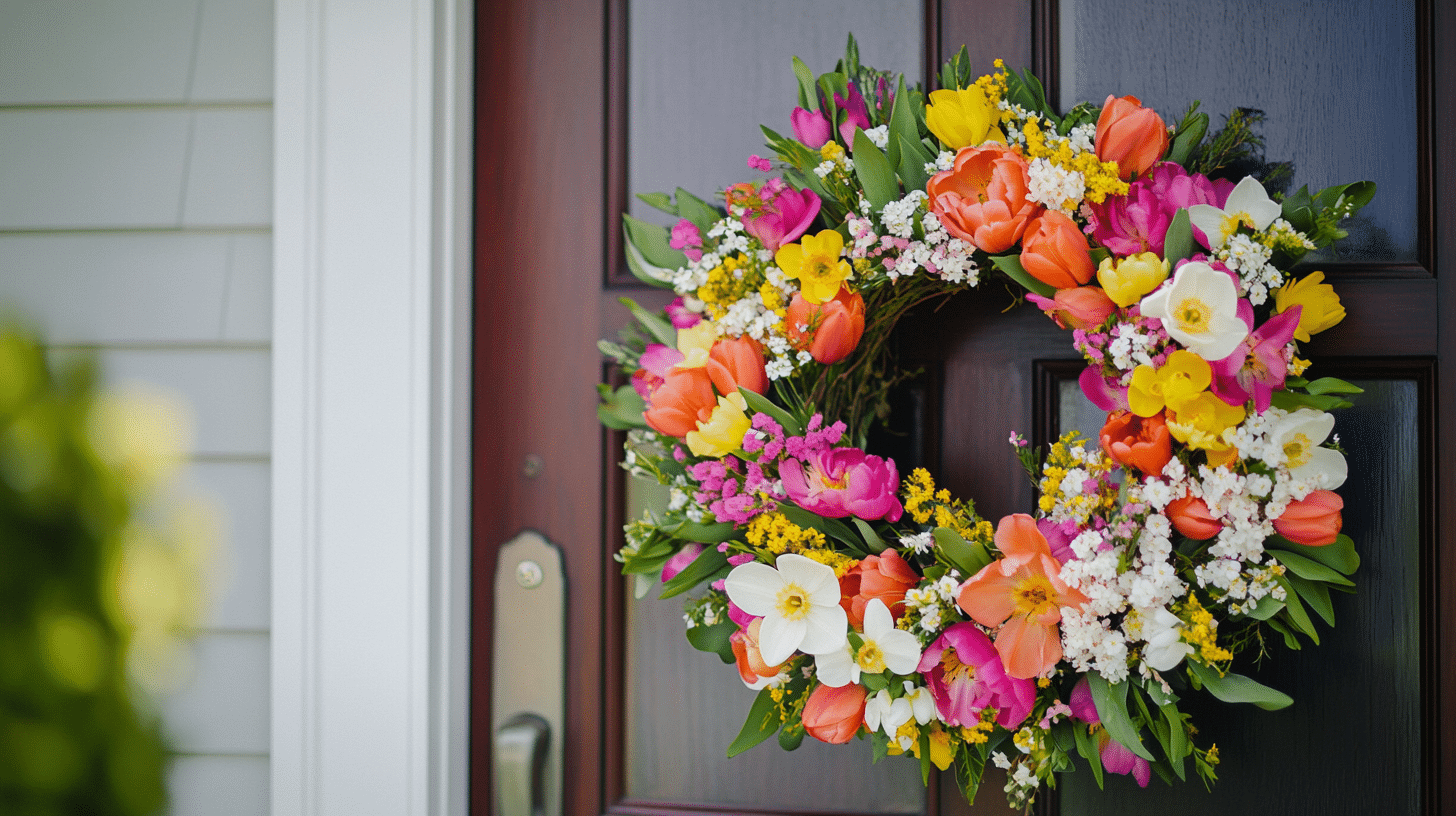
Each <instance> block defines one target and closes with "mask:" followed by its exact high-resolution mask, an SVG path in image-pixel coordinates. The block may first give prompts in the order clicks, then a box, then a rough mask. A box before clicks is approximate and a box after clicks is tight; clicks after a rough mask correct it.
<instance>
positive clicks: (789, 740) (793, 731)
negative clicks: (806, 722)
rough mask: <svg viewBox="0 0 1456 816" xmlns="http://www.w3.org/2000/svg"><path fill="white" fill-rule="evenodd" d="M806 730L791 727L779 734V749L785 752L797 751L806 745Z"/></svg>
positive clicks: (800, 727)
mask: <svg viewBox="0 0 1456 816" xmlns="http://www.w3.org/2000/svg"><path fill="white" fill-rule="evenodd" d="M804 733H805V732H804V728H803V726H799V727H790V728H784V729H783V730H782V731H780V732H779V747H780V748H782V749H784V750H785V751H794V750H797V749H798V747H799V746H800V745H802V744H803V743H804Z"/></svg>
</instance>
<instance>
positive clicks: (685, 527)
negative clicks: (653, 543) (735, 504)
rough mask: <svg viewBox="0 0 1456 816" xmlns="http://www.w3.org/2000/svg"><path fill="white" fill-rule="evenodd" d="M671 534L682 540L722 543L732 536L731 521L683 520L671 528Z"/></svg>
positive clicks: (700, 542)
mask: <svg viewBox="0 0 1456 816" xmlns="http://www.w3.org/2000/svg"><path fill="white" fill-rule="evenodd" d="M672 534H673V536H674V537H676V538H680V539H682V540H684V541H695V542H697V543H699V544H722V543H723V542H724V541H727V540H728V539H730V538H732V537H733V522H731V521H720V522H718V523H716V524H701V523H699V522H696V521H685V522H683V523H682V524H680V525H678V526H677V527H675V528H673V530H672Z"/></svg>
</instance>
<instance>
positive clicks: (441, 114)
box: [269, 0, 474, 816]
mask: <svg viewBox="0 0 1456 816" xmlns="http://www.w3.org/2000/svg"><path fill="white" fill-rule="evenodd" d="M274 15H275V20H274V32H275V40H274V56H273V59H274V83H275V89H274V123H273V128H274V140H273V158H274V167H273V190H274V198H273V204H274V224H275V227H274V231H273V265H274V272H273V284H274V285H273V302H274V306H273V312H274V327H273V346H272V363H273V382H272V387H273V394H272V411H273V458H272V462H271V473H272V482H273V484H272V580H271V587H272V610H271V614H272V618H271V632H270V635H271V647H270V648H271V651H270V658H271V677H272V686H271V711H272V715H271V732H272V736H271V744H270V756H269V759H270V763H269V765H270V780H271V781H270V785H271V788H272V801H271V812H272V813H278V814H285V813H286V814H303V816H354V815H355V814H359V813H389V814H411V815H412V816H424V815H425V814H450V815H451V816H463V814H465V813H466V811H467V807H468V802H467V794H468V787H467V782H466V774H467V766H468V758H467V752H468V749H469V745H468V710H469V685H468V658H469V634H468V632H469V621H470V616H469V614H470V609H469V600H468V598H469V577H468V576H469V558H470V546H469V545H470V534H469V533H470V531H469V515H468V506H469V486H470V472H469V456H468V454H469V450H470V439H469V430H470V413H469V412H470V394H469V388H468V383H469V382H470V356H469V352H470V346H469V340H470V325H471V319H472V311H471V299H470V287H471V281H472V277H473V273H472V269H471V264H470V252H471V249H472V246H471V240H470V237H471V224H470V212H471V208H472V206H473V203H474V195H473V187H472V184H471V176H470V169H471V165H472V159H471V150H472V147H473V142H472V139H471V133H472V130H473V127H474V102H473V96H472V95H473V89H474V82H473V80H474V75H473V71H472V53H473V50H472V49H473V34H474V23H473V21H474V16H473V15H474V4H473V3H472V2H471V0H431V1H430V2H417V0H372V1H371V2H369V3H335V2H327V1H326V0H291V1H290V2H281V0H280V2H277V3H276V4H275V7H274Z"/></svg>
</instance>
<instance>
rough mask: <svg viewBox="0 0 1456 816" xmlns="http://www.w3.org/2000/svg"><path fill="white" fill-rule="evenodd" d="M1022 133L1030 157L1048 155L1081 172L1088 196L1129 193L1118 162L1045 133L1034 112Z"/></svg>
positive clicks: (1094, 199)
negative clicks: (1102, 157)
mask: <svg viewBox="0 0 1456 816" xmlns="http://www.w3.org/2000/svg"><path fill="white" fill-rule="evenodd" d="M1021 133H1022V135H1023V136H1024V137H1025V138H1026V149H1025V153H1024V155H1025V156H1026V159H1027V161H1030V160H1032V159H1046V160H1047V161H1049V162H1051V163H1052V164H1054V165H1056V166H1057V167H1060V168H1062V169H1063V170H1068V171H1075V172H1078V173H1081V174H1082V181H1083V184H1084V185H1085V186H1086V188H1087V193H1086V195H1085V196H1084V197H1085V198H1086V200H1088V201H1091V202H1092V203H1094V204H1101V203H1102V202H1103V201H1104V200H1106V198H1107V197H1108V196H1109V195H1126V194H1127V189H1128V187H1127V182H1125V181H1123V180H1122V179H1120V178H1118V177H1117V162H1104V161H1100V160H1099V159H1098V158H1097V154H1096V153H1093V152H1091V151H1087V152H1083V153H1078V152H1076V151H1075V150H1073V149H1072V140H1071V139H1068V138H1066V137H1064V136H1058V135H1057V134H1055V133H1053V134H1051V135H1050V136H1048V135H1047V134H1044V133H1042V130H1041V120H1040V119H1039V118H1038V117H1035V116H1032V117H1030V118H1028V119H1027V120H1026V122H1025V123H1023V124H1022V126H1021Z"/></svg>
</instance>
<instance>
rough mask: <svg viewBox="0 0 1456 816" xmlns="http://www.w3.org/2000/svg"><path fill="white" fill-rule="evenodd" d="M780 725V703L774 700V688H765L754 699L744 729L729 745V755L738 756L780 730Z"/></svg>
mask: <svg viewBox="0 0 1456 816" xmlns="http://www.w3.org/2000/svg"><path fill="white" fill-rule="evenodd" d="M779 725H780V722H779V711H778V704H777V703H775V702H774V698H773V689H771V688H764V689H763V690H761V691H759V692H758V696H757V697H755V698H754V699H753V707H752V708H750V709H748V719H747V720H746V721H745V722H744V723H743V730H741V731H739V732H738V738H737V739H735V740H733V744H732V745H729V746H728V756H730V757H736V756H738V755H739V754H741V753H743V752H744V751H747V750H748V749H749V748H752V747H753V746H755V745H757V744H759V743H760V742H763V741H764V740H766V739H768V738H769V737H771V736H773V735H774V732H775V731H777V730H779Z"/></svg>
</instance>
